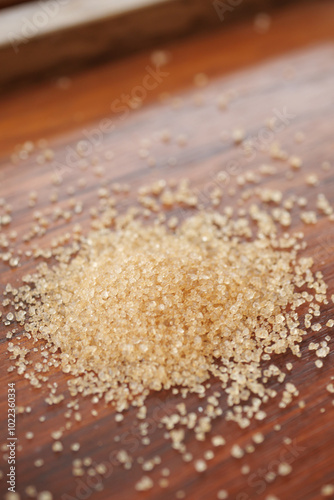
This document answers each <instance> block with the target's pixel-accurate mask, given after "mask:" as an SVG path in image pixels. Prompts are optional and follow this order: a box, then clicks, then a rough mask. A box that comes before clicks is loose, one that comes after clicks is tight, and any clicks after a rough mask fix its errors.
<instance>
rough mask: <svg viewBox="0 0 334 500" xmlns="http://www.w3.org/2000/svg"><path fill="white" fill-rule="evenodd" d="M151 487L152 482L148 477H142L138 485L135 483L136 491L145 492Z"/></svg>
mask: <svg viewBox="0 0 334 500" xmlns="http://www.w3.org/2000/svg"><path fill="white" fill-rule="evenodd" d="M152 487H153V481H152V479H151V478H150V477H148V476H143V477H142V478H141V479H140V481H138V483H136V486H135V488H136V490H137V491H147V490H149V489H151V488H152Z"/></svg>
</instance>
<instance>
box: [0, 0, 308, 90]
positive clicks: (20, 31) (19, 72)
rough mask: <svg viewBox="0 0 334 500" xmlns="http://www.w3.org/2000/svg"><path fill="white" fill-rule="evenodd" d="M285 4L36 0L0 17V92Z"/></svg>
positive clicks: (278, 0) (279, 0)
mask: <svg viewBox="0 0 334 500" xmlns="http://www.w3.org/2000/svg"><path fill="white" fill-rule="evenodd" d="M287 1H288V0H242V1H239V0H229V1H228V2H227V3H224V2H222V1H220V0H215V1H214V2H212V1H211V0H122V1H120V0H118V1H115V0H113V1H111V2H110V0H95V1H94V2H92V1H91V0H50V1H49V2H44V3H43V2H40V1H39V0H38V1H31V2H28V3H24V4H22V5H18V6H14V7H13V8H8V9H6V10H4V11H3V12H2V13H1V17H0V64H1V66H2V67H4V68H6V71H2V72H1V73H0V89H1V88H2V89H4V88H8V87H12V86H13V85H14V84H15V85H19V84H22V79H23V78H24V81H27V80H32V81H36V79H38V78H41V77H42V76H45V75H54V74H60V73H72V72H73V71H76V70H78V69H80V68H82V67H84V66H87V64H94V63H96V62H99V61H101V60H103V59H106V58H108V59H110V57H119V56H120V55H124V54H128V53H131V52H134V51H136V50H138V49H143V48H145V47H150V46H156V45H157V44H159V43H163V42H165V41H166V40H168V39H174V38H176V37H179V36H181V35H185V34H189V33H192V32H195V33H198V32H200V31H203V30H212V29H214V28H225V26H226V25H227V24H228V23H230V22H231V21H233V20H235V19H240V18H242V17H244V16H248V15H250V14H254V13H255V12H259V11H260V12H261V11H263V10H267V9H268V8H270V7H272V6H274V5H282V4H284V3H286V2H287ZM294 1H297V0H294ZM298 1H299V2H301V1H302V0H298ZM290 3H291V0H290ZM224 6H226V7H224Z"/></svg>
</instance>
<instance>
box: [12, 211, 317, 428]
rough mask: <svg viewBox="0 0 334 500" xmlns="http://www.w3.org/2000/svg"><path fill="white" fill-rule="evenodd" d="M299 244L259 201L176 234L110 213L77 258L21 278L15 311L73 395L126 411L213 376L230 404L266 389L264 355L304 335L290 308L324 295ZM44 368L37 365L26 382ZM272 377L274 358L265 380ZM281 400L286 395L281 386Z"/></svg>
mask: <svg viewBox="0 0 334 500" xmlns="http://www.w3.org/2000/svg"><path fill="white" fill-rule="evenodd" d="M250 220H253V221H256V224H257V230H254V228H253V229H251V223H250ZM297 236H298V235H297ZM299 239H300V235H299V237H296V236H288V235H285V237H283V238H282V237H279V236H278V235H277V228H276V225H275V221H274V219H273V218H272V217H271V216H270V215H269V214H268V213H266V212H265V211H261V210H260V209H259V207H258V206H256V205H252V206H251V208H250V210H249V213H248V214H247V216H244V217H240V218H238V219H236V220H234V219H232V218H230V217H228V216H227V215H224V214H220V213H218V212H215V211H200V210H199V211H198V213H196V214H195V215H192V216H191V217H189V218H188V219H186V220H185V221H184V222H183V223H182V224H181V225H180V226H179V227H177V228H176V229H175V230H169V229H167V228H166V225H165V224H163V223H159V222H157V221H156V222H155V223H154V224H153V223H152V224H146V225H143V224H142V223H141V222H140V220H138V219H137V218H136V217H135V216H133V215H131V214H129V215H128V216H127V217H123V216H122V217H119V218H117V217H116V227H115V228H112V229H110V228H102V229H97V230H95V231H92V232H91V233H90V234H89V235H88V236H87V237H86V238H82V239H81V241H80V244H79V245H78V247H77V250H78V251H77V252H76V254H75V256H70V254H69V252H68V251H66V250H64V251H63V255H62V257H61V258H60V260H63V262H60V263H58V265H57V266H56V267H54V266H50V265H47V264H46V263H43V264H41V265H40V266H39V268H38V270H37V272H36V274H34V275H32V276H26V277H25V278H24V281H26V283H29V285H28V284H26V285H24V286H23V287H21V288H19V289H18V290H15V299H14V303H18V302H19V301H22V302H23V303H25V304H27V305H28V310H27V315H26V316H23V313H22V311H21V310H19V311H18V312H17V313H16V316H17V319H18V320H22V319H23V318H24V317H25V319H24V320H23V321H22V323H23V322H24V329H25V332H26V334H27V335H28V336H32V337H33V338H34V339H36V340H37V339H43V340H46V341H47V344H46V349H47V350H46V351H44V357H45V356H48V359H49V361H50V362H51V364H54V363H56V364H58V362H59V363H60V365H61V368H62V369H63V371H64V372H65V373H70V374H71V375H72V376H73V378H72V379H70V381H69V388H70V392H71V394H72V395H73V396H76V395H77V394H78V393H82V394H84V395H94V394H96V395H98V397H102V396H103V397H104V398H105V400H106V401H107V402H108V401H114V402H115V403H116V406H117V409H118V410H123V409H125V408H127V407H128V404H129V402H130V401H131V400H133V399H135V400H136V401H137V404H138V402H139V401H140V402H143V401H144V400H145V397H146V396H147V395H148V394H149V391H150V390H154V391H159V390H161V389H169V388H171V387H173V386H182V387H184V388H185V389H187V390H189V391H192V392H197V393H199V394H201V393H203V392H204V391H205V387H204V385H203V383H204V382H205V381H206V380H207V379H208V378H209V377H210V376H211V375H214V376H215V377H217V378H218V379H219V380H220V381H221V384H222V387H223V389H225V390H226V392H227V394H228V404H229V405H230V406H232V407H233V406H234V405H238V404H239V403H240V402H241V401H247V400H248V399H249V398H250V397H251V396H253V395H254V394H257V395H261V396H262V397H263V396H264V395H266V394H267V395H269V396H272V395H273V394H272V392H271V391H270V390H268V389H266V387H265V385H264V383H263V381H262V378H263V374H262V370H261V366H260V365H261V360H269V359H270V357H271V355H272V354H274V353H276V354H281V353H284V352H286V351H287V349H290V350H291V351H292V352H293V353H294V354H295V355H297V356H299V345H298V344H299V343H300V342H301V340H302V338H303V335H304V333H305V331H304V330H303V327H302V325H301V324H300V321H299V318H298V313H297V309H298V307H300V306H301V305H302V304H304V303H305V302H306V301H307V302H308V303H310V302H311V300H314V307H316V303H321V302H323V301H324V300H327V299H326V295H325V292H326V285H325V283H324V282H323V280H322V276H321V273H317V275H316V276H314V275H313V273H312V271H311V266H312V259H309V258H298V257H297V252H298V249H300V246H301V245H300V241H299ZM64 256H65V257H64ZM302 286H304V289H303V291H300V288H301V287H302ZM305 287H306V289H308V291H305ZM10 291H11V288H10V287H9V288H8V292H10ZM312 293H313V294H315V293H316V298H315V299H314V298H312V295H311V294H312ZM7 318H8V315H7ZM9 349H10V351H12V352H13V353H14V354H15V353H16V352H17V351H16V349H17V348H16V347H14V346H13V345H11V344H10V346H9ZM58 349H59V350H60V354H59V352H58V351H57V350H58ZM326 353H327V351H326ZM20 355H22V353H21V352H20ZM45 369H46V367H45V364H44V365H43V366H42V365H41V366H40V365H36V366H35V373H34V375H33V376H31V377H32V382H33V384H34V385H36V384H38V382H37V381H36V379H38V378H40V377H39V376H38V372H39V371H42V372H43V376H44V372H45ZM19 371H21V372H23V371H25V365H24V361H22V357H21V362H20V366H19ZM280 374H281V372H280V370H279V369H278V368H277V367H275V366H274V365H271V366H270V367H269V369H268V370H267V373H266V377H267V378H268V377H270V376H274V377H276V376H279V375H280ZM284 394H285V393H284ZM284 397H285V398H289V399H290V400H291V395H290V394H289V392H288V391H286V396H284ZM53 402H54V401H53ZM254 414H256V415H258V418H260V415H261V414H260V412H259V405H258V403H257V405H256V407H254V408H252V407H247V415H246V416H244V417H242V414H241V413H238V414H237V415H235V418H237V420H238V421H239V424H240V425H241V426H245V425H248V423H249V420H248V418H249V417H251V416H253V415H254Z"/></svg>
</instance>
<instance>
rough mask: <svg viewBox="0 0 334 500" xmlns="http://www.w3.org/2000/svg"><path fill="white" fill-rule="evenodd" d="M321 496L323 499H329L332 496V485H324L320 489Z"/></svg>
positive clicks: (333, 491) (333, 490)
mask: <svg viewBox="0 0 334 500" xmlns="http://www.w3.org/2000/svg"><path fill="white" fill-rule="evenodd" d="M321 495H322V496H323V497H331V496H332V495H334V484H324V486H322V488H321Z"/></svg>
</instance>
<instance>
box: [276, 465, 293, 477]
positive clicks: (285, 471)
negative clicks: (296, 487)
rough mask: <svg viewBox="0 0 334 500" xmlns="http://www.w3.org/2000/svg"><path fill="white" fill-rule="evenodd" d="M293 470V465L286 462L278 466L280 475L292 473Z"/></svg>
mask: <svg viewBox="0 0 334 500" xmlns="http://www.w3.org/2000/svg"><path fill="white" fill-rule="evenodd" d="M291 471H292V467H291V465H290V464H288V463H286V462H282V463H280V464H279V466H278V474H279V475H280V476H287V475H288V474H290V473H291Z"/></svg>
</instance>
